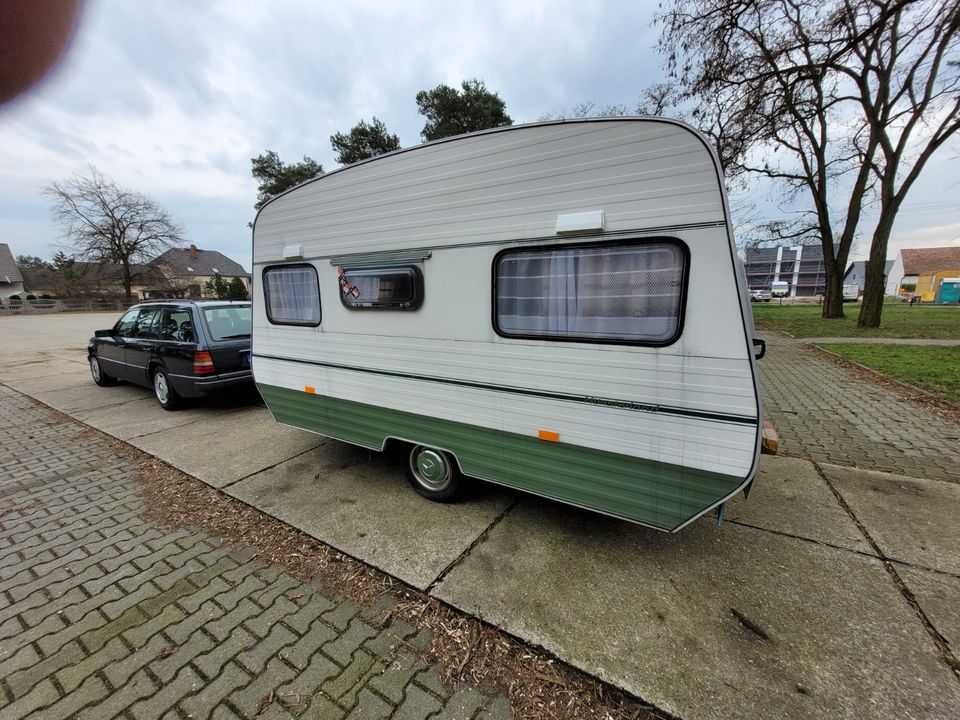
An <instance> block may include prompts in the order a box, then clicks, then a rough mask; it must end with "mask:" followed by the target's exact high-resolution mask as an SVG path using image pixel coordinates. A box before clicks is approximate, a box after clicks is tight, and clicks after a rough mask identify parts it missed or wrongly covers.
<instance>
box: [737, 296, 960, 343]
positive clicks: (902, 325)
mask: <svg viewBox="0 0 960 720" xmlns="http://www.w3.org/2000/svg"><path fill="white" fill-rule="evenodd" d="M752 307H753V318H754V321H755V322H756V326H757V329H758V330H781V331H783V332H788V333H790V334H791V335H794V336H795V337H892V338H934V339H960V307H957V306H953V305H914V306H912V307H911V306H910V305H907V304H906V303H902V304H901V303H897V304H888V305H884V307H883V317H882V318H881V322H880V327H879V328H870V329H867V330H860V329H859V328H858V327H857V315H858V314H859V313H860V305H859V304H849V305H844V313H845V314H846V317H845V318H842V319H839V320H824V319H823V318H822V317H820V313H821V312H823V308H822V307H821V306H820V305H787V304H783V305H779V304H777V303H776V302H775V301H774V302H770V303H753V304H752Z"/></svg>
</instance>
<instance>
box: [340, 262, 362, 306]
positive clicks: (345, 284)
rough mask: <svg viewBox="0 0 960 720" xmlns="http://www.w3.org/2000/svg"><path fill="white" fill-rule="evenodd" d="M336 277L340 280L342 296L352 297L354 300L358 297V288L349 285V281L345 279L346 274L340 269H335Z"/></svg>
mask: <svg viewBox="0 0 960 720" xmlns="http://www.w3.org/2000/svg"><path fill="white" fill-rule="evenodd" d="M337 277H338V278H339V280H340V289H341V290H343V294H344V295H353V297H355V298H358V297H360V288H358V287H355V286H353V285H351V284H350V281H349V280H348V279H347V273H346V271H345V270H344V269H343V268H342V267H338V268H337Z"/></svg>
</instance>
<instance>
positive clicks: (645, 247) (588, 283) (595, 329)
mask: <svg viewBox="0 0 960 720" xmlns="http://www.w3.org/2000/svg"><path fill="white" fill-rule="evenodd" d="M686 268H687V252H686V248H685V247H684V246H683V245H681V244H680V243H679V242H673V241H661V242H650V243H630V244H602V245H598V244H594V245H578V246H572V245H567V246H561V247H557V246H552V247H551V246H546V247H538V248H534V249H527V250H507V251H504V252H501V253H500V254H499V255H497V257H496V259H495V260H494V277H495V283H496V285H495V288H494V302H495V306H494V322H495V327H496V330H497V332H498V333H499V334H500V335H503V336H505V337H525V338H543V339H548V338H549V339H556V340H579V341H584V342H617V343H631V344H637V345H666V344H669V343H671V342H673V341H674V340H675V339H676V338H677V336H678V335H679V334H680V326H681V316H682V312H683V296H684V285H685V282H686Z"/></svg>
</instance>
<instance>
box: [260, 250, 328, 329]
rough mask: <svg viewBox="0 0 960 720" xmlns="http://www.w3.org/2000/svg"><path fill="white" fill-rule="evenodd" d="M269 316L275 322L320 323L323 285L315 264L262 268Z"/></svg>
mask: <svg viewBox="0 0 960 720" xmlns="http://www.w3.org/2000/svg"><path fill="white" fill-rule="evenodd" d="M263 298H264V300H265V301H266V308H267V319H269V320H270V322H272V323H273V324H274V325H312V326H314V327H316V326H317V325H319V324H320V284H319V282H318V280H317V270H316V268H315V267H313V265H281V266H277V267H271V268H267V269H265V270H264V271H263Z"/></svg>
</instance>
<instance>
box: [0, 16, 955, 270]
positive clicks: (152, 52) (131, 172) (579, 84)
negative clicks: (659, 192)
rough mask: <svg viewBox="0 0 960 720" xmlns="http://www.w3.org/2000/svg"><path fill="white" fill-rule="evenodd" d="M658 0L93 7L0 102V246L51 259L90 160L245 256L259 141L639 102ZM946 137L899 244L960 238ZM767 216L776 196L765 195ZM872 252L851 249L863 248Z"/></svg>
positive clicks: (287, 143) (651, 60) (288, 152)
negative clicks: (63, 197)
mask: <svg viewBox="0 0 960 720" xmlns="http://www.w3.org/2000/svg"><path fill="white" fill-rule="evenodd" d="M655 8H656V3H655V2H588V1H585V0H573V1H570V2H567V1H566V0H549V1H547V0H543V1H541V0H507V1H505V2H499V1H495V0H484V2H476V3H469V2H458V3H450V2H435V3H433V2H403V3H388V2H382V3H375V2H357V1H355V0H354V1H352V2H337V3H329V2H319V1H316V0H315V1H312V2H311V1H310V0H303V1H302V2H294V1H292V0H291V1H282V0H274V1H273V2H269V3H266V2H248V3H243V2H188V1H187V0H181V1H179V2H176V1H169V2H159V1H150V0H138V1H137V2H129V1H125V0H94V1H92V2H88V3H87V5H86V7H85V10H84V12H83V15H82V17H81V22H80V25H79V28H78V30H77V33H76V36H75V38H74V42H73V44H72V45H71V47H70V49H69V50H68V52H67V54H66V56H65V58H64V60H63V62H62V64H61V65H60V67H59V68H58V69H57V70H56V71H55V72H54V73H53V74H52V75H51V76H50V77H48V78H47V80H46V81H45V82H44V83H42V84H41V85H40V86H39V87H38V88H37V89H36V90H34V91H33V92H32V93H30V94H29V95H27V96H26V97H24V98H20V99H18V100H16V101H14V102H13V103H10V104H8V105H6V106H4V107H2V108H0V242H6V243H9V244H10V245H11V247H12V249H13V252H14V254H15V255H40V256H43V257H50V256H52V255H53V253H54V252H55V251H56V250H57V249H58V247H57V243H58V241H59V232H58V229H57V228H56V227H55V226H54V225H53V224H52V222H51V220H50V210H49V205H48V202H47V200H46V198H44V197H43V196H42V195H41V189H42V187H43V186H44V185H45V184H46V183H48V182H50V181H51V180H60V179H65V178H67V177H68V176H70V175H72V174H74V173H82V172H84V171H85V170H86V168H87V167H88V166H89V165H95V166H96V167H97V168H98V169H99V170H100V171H101V172H102V173H103V174H105V175H106V176H107V177H109V178H112V179H114V180H116V181H117V182H118V183H120V184H121V185H124V186H127V187H129V188H131V189H135V190H139V191H141V192H145V193H147V194H149V195H151V196H153V197H154V198H156V199H157V200H159V201H160V202H161V203H162V204H163V205H164V206H166V208H167V209H168V210H169V211H170V212H171V214H172V215H173V216H174V218H175V219H176V220H177V221H179V222H180V223H182V224H183V225H184V227H185V228H186V234H187V240H188V242H193V243H196V244H197V246H198V247H201V248H205V249H215V250H220V251H221V252H224V253H226V254H227V255H229V256H230V257H232V258H234V259H235V260H237V261H238V262H240V263H241V264H243V265H244V266H245V267H247V268H248V269H249V267H250V231H249V228H248V227H247V223H248V222H249V221H250V220H251V219H252V218H253V214H254V213H253V202H254V199H255V196H256V183H255V182H254V180H253V178H252V177H251V176H250V158H251V157H253V156H255V155H258V154H259V153H261V152H263V151H264V150H266V149H270V150H275V151H277V152H278V153H279V154H280V157H281V159H283V160H285V161H292V160H297V159H300V158H301V157H302V156H303V155H309V156H310V157H312V158H314V159H315V160H317V161H319V162H321V163H322V164H323V166H324V168H325V169H328V170H330V169H333V168H335V167H336V163H335V162H334V159H333V157H334V153H333V151H332V150H331V148H330V141H329V137H330V135H332V134H333V133H335V132H337V131H346V130H348V129H349V128H350V127H352V126H353V125H354V124H356V122H357V121H358V120H360V119H361V118H363V119H367V120H369V119H370V118H371V116H373V115H376V116H377V117H379V118H380V119H381V120H383V121H384V122H385V123H386V125H387V127H388V129H389V130H390V131H391V132H394V133H397V134H398V135H399V136H400V143H401V145H402V146H403V147H408V146H411V145H415V144H417V143H419V142H420V130H421V129H422V127H423V122H424V118H423V117H422V116H420V115H418V114H417V108H416V102H415V100H414V98H415V96H416V94H417V92H418V91H419V90H424V89H430V88H433V87H435V86H436V85H438V84H440V83H446V84H448V85H453V86H457V87H458V86H459V84H460V82H461V81H462V80H464V79H469V78H480V79H482V80H484V81H485V82H486V84H487V87H488V88H489V89H491V90H495V91H497V92H498V93H499V94H500V96H501V97H502V98H503V100H504V101H505V102H506V105H507V112H508V113H509V114H510V115H511V117H512V118H513V119H514V122H531V121H535V120H536V119H537V118H538V117H539V116H540V115H542V114H544V113H549V112H556V111H562V110H566V109H569V108H571V107H572V106H573V105H575V104H577V103H579V102H583V101H594V102H596V103H597V104H598V105H606V104H625V105H627V106H630V107H633V106H635V105H636V103H637V100H638V97H639V95H640V92H641V90H642V89H643V88H644V87H645V86H647V85H649V84H650V83H653V82H656V81H659V80H661V79H662V76H663V70H662V67H661V59H660V58H659V57H658V56H657V55H656V53H655V52H654V50H653V46H654V44H655V42H656V31H655V30H654V29H652V28H651V27H650V22H651V19H652V15H653V12H654V10H655ZM958 160H960V148H958V145H957V143H954V144H953V146H951V147H948V148H947V149H946V150H945V151H942V152H941V153H940V155H939V156H938V157H937V158H935V161H934V162H933V163H932V165H931V166H930V167H929V169H928V171H927V174H926V176H925V177H924V178H922V179H921V182H920V183H918V185H917V186H916V188H915V190H914V192H913V195H912V201H911V202H910V203H909V205H908V207H907V208H906V209H905V211H904V213H903V214H902V218H901V220H900V221H899V222H898V225H897V227H896V228H895V231H894V238H893V242H892V243H891V244H892V250H891V257H892V256H893V255H895V254H896V251H897V249H899V248H900V247H903V246H907V245H909V246H914V247H919V246H925V245H946V244H956V245H960V182H958V181H960V173H958V172H957V170H956V167H957V165H958ZM758 192H760V197H761V206H762V207H763V209H764V211H765V212H767V213H770V212H775V206H774V205H771V204H770V203H768V202H766V201H765V197H766V196H765V193H764V192H763V190H762V189H761V190H759V191H758ZM865 251H866V247H865V245H864V244H861V249H860V253H859V254H860V256H863V255H864V254H865Z"/></svg>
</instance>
